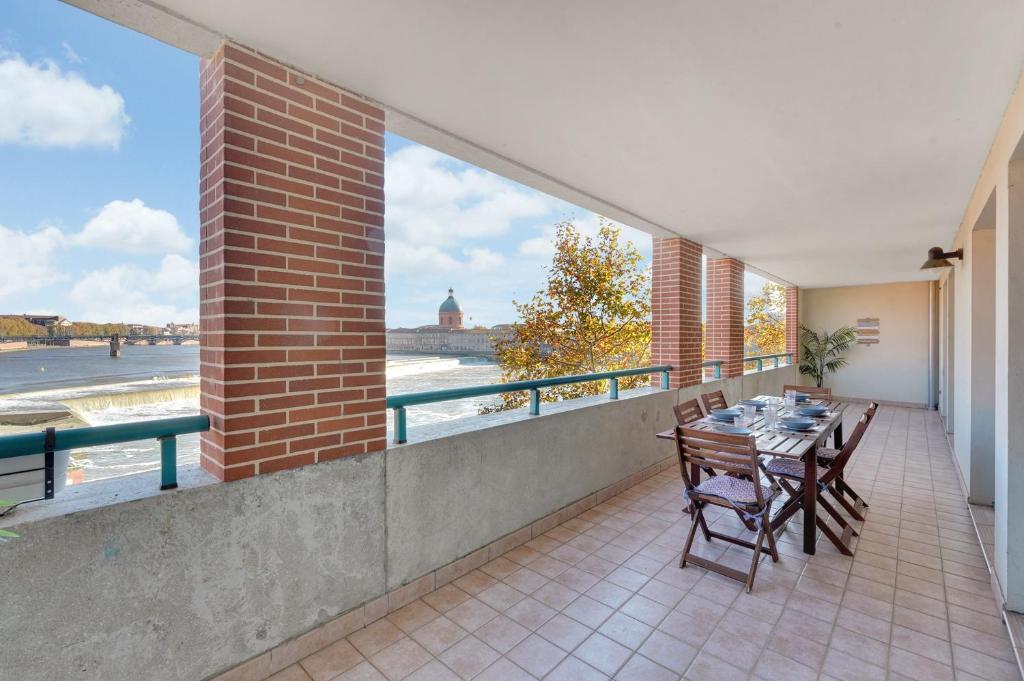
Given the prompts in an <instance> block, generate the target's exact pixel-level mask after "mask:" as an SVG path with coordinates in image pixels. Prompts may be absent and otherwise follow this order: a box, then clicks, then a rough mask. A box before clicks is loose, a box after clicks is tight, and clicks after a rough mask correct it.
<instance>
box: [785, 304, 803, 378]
mask: <svg viewBox="0 0 1024 681" xmlns="http://www.w3.org/2000/svg"><path fill="white" fill-rule="evenodd" d="M786 352H788V353H789V354H790V355H792V356H793V364H796V363H797V362H799V361H800V289H799V288H797V287H796V286H788V287H786Z"/></svg>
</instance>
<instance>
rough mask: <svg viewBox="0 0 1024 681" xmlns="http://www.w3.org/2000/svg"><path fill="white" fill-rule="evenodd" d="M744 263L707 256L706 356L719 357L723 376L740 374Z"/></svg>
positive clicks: (741, 363)
mask: <svg viewBox="0 0 1024 681" xmlns="http://www.w3.org/2000/svg"><path fill="white" fill-rule="evenodd" d="M743 271H744V267H743V263H742V262H740V261H739V260H734V259H732V258H715V259H710V258H709V259H708V271H707V287H708V292H707V321H706V328H705V355H706V356H707V358H708V359H720V360H722V361H723V363H722V378H729V377H731V376H742V375H743Z"/></svg>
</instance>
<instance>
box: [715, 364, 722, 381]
mask: <svg viewBox="0 0 1024 681" xmlns="http://www.w3.org/2000/svg"><path fill="white" fill-rule="evenodd" d="M721 377H722V365H721V364H716V365H715V378H721Z"/></svg>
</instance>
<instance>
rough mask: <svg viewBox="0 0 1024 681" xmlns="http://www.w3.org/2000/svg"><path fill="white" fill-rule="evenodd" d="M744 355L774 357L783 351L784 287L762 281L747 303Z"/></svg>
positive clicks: (784, 328) (784, 322)
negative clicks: (756, 292)
mask: <svg viewBox="0 0 1024 681" xmlns="http://www.w3.org/2000/svg"><path fill="white" fill-rule="evenodd" d="M743 342H744V345H745V346H746V354H747V355H775V354H779V353H782V352H785V351H786V287H785V286H782V285H781V284H776V283H775V282H771V281H769V282H765V284H764V286H762V287H761V292H760V293H759V294H757V295H756V296H754V297H752V298H751V299H750V300H749V301H748V302H747V323H746V325H745V326H744V328H743Z"/></svg>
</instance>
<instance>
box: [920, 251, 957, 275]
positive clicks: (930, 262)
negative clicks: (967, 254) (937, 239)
mask: <svg viewBox="0 0 1024 681" xmlns="http://www.w3.org/2000/svg"><path fill="white" fill-rule="evenodd" d="M947 258H956V259H957V260H963V259H964V249H962V248H958V249H956V250H955V251H950V252H949V253H945V252H943V250H942V249H941V248H940V247H938V246H932V247H931V248H929V249H928V259H927V260H925V261H924V264H923V265H921V269H922V270H930V269H935V268H936V267H952V266H953V263H951V262H950V261H949V260H947Z"/></svg>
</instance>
